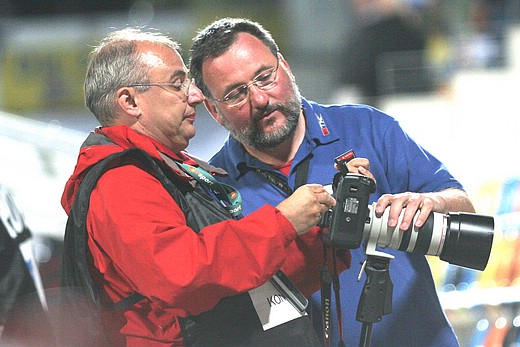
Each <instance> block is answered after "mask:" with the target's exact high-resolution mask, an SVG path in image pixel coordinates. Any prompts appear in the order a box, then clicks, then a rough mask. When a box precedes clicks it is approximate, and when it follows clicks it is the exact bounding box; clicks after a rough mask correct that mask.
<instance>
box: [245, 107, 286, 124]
mask: <svg viewBox="0 0 520 347" xmlns="http://www.w3.org/2000/svg"><path fill="white" fill-rule="evenodd" d="M277 110H279V111H280V112H282V113H285V112H286V111H287V108H286V107H285V105H284V104H282V103H275V104H271V105H267V106H265V107H264V108H262V109H260V110H257V111H256V112H254V113H253V115H252V117H251V118H252V120H253V121H257V120H260V119H262V118H264V117H265V115H267V114H270V113H273V112H274V111H277Z"/></svg>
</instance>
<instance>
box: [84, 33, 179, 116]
mask: <svg viewBox="0 0 520 347" xmlns="http://www.w3.org/2000/svg"><path fill="white" fill-rule="evenodd" d="M139 43H155V44H158V45H161V46H165V47H167V48H170V49H172V50H176V51H177V50H178V49H179V47H180V46H179V44H178V43H177V42H175V41H172V40H171V39H170V38H168V37H167V36H164V35H162V34H160V33H158V32H149V31H148V32H145V31H142V30H141V29H139V28H126V29H123V30H119V31H115V32H113V33H111V34H109V35H108V36H107V37H106V38H105V39H103V40H102V41H101V43H100V44H99V45H98V46H97V47H95V48H94V50H93V51H92V52H91V53H90V55H89V63H88V67H87V74H86V76H85V85H84V88H85V104H86V106H87V107H88V108H89V110H90V111H91V112H92V113H93V114H94V116H96V118H97V120H98V121H99V123H100V124H101V125H102V126H109V125H113V124H114V120H115V119H116V117H117V114H116V100H115V97H116V92H117V90H118V89H119V88H121V87H123V86H128V85H131V84H133V83H146V82H149V81H148V79H149V72H150V68H149V66H148V65H147V64H146V63H145V62H144V61H143V60H142V58H141V56H140V54H139V53H138V50H137V49H138V44H139Z"/></svg>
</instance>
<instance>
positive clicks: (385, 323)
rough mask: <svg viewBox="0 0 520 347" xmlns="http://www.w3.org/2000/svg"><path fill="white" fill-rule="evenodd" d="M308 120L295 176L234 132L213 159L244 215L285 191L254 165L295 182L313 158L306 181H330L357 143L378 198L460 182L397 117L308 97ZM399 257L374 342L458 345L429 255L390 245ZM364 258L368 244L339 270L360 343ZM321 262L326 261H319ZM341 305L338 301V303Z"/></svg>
mask: <svg viewBox="0 0 520 347" xmlns="http://www.w3.org/2000/svg"><path fill="white" fill-rule="evenodd" d="M302 104H303V108H304V114H305V120H306V133H305V138H304V140H303V142H302V144H301V145H300V148H299V149H298V151H297V153H296V156H295V158H294V160H293V162H292V165H291V170H290V174H289V177H286V176H285V175H283V174H282V173H280V172H279V171H277V170H276V169H273V168H272V167H271V166H269V165H267V164H264V163H262V162H260V161H259V160H257V159H255V158H253V157H252V156H250V155H249V154H248V153H247V152H246V151H245V150H244V148H243V147H242V145H241V144H240V143H238V142H237V141H236V140H235V139H233V138H232V137H229V138H228V139H227V140H226V142H225V144H224V145H223V147H222V148H221V149H220V151H219V152H218V153H217V154H215V156H214V157H213V158H212V159H211V160H210V162H211V164H213V165H215V166H217V167H221V168H223V169H225V170H226V171H227V172H228V173H229V176H228V177H225V178H222V181H223V182H225V183H227V184H230V185H232V186H233V187H235V188H237V189H238V190H239V191H240V193H241V194H242V197H243V201H244V205H243V209H244V214H245V215H247V214H248V213H251V212H252V211H254V210H256V209H258V208H260V207H261V206H263V205H264V204H270V205H273V206H276V205H277V204H279V203H280V202H281V201H282V200H284V199H285V198H286V197H287V194H286V193H284V191H283V190H281V189H280V188H279V187H277V186H276V185H275V184H272V183H270V182H269V181H268V180H267V179H266V178H265V177H264V176H262V175H260V174H258V173H257V172H256V171H255V170H254V169H256V168H260V169H263V170H270V171H272V172H273V174H275V175H279V177H280V179H281V180H284V181H286V182H287V183H288V185H289V186H290V187H292V188H293V187H294V182H295V176H296V172H297V170H298V166H299V164H300V163H301V162H302V160H304V159H305V158H306V157H307V156H311V159H310V165H309V170H308V179H307V183H319V184H322V185H327V184H330V183H331V182H332V178H333V177H334V174H335V173H336V172H337V171H336V170H335V169H334V165H333V164H334V158H335V157H337V156H338V155H340V154H342V153H344V152H346V151H348V150H350V149H353V150H354V152H355V154H356V156H357V157H363V158H367V159H369V161H370V171H371V172H372V174H373V175H374V177H375V179H376V181H377V187H376V192H375V193H374V194H372V195H371V196H370V201H371V202H375V201H377V199H378V198H379V197H380V196H381V195H382V194H386V193H401V192H407V191H411V192H434V191H440V190H443V189H446V188H462V186H461V184H460V183H459V182H457V181H456V180H455V179H454V178H453V176H451V175H450V173H449V172H448V171H447V169H446V167H445V166H444V165H443V164H442V163H441V162H440V161H439V160H437V159H436V158H435V157H433V156H432V155H431V154H430V153H428V152H427V151H426V150H425V149H423V148H422V147H420V146H419V145H418V144H417V143H415V142H414V141H413V140H412V139H411V138H410V137H409V136H408V135H407V134H406V133H405V132H404V131H403V129H401V127H400V126H399V124H398V122H397V121H396V120H395V119H393V118H392V117H390V116H388V115H386V114H384V113H382V112H381V111H379V110H377V109H375V108H372V107H370V106H366V105H327V106H325V105H320V104H317V103H315V102H312V101H308V100H306V99H302ZM384 251H385V252H387V253H391V254H392V255H394V256H395V259H393V260H392V261H391V262H390V275H391V278H392V282H393V285H394V289H393V296H392V298H393V304H392V313H391V314H390V315H385V316H383V319H382V321H381V322H378V323H374V324H373V331H372V338H371V341H372V345H373V346H399V347H402V346H414V347H415V346H439V347H441V346H442V347H446V346H458V343H457V338H456V337H455V334H454V332H453V329H452V328H451V325H450V324H449V323H448V321H447V319H446V317H445V315H444V312H443V310H442V308H441V305H440V303H439V300H438V297H437V293H436V290H435V285H434V282H433V278H432V275H431V271H430V268H429V266H428V263H427V261H426V258H425V257H424V256H422V255H415V254H409V253H405V252H401V251H393V250H388V249H385V250H384ZM365 258H366V256H365V253H364V251H363V248H362V247H361V248H358V249H354V250H352V267H351V269H350V270H347V271H344V272H343V273H342V274H341V276H340V283H341V306H342V311H343V324H344V335H345V342H346V345H347V346H355V345H358V344H359V337H360V333H361V328H362V324H361V323H360V322H358V321H356V311H357V306H358V302H359V298H360V295H361V290H362V288H363V284H364V278H365V277H363V279H362V280H361V281H360V282H358V281H357V275H358V273H359V271H360V265H359V264H360V263H361V262H363V261H364V260H365ZM316 261H323V259H316ZM320 306H321V300H320V293H319V292H318V293H316V294H314V295H313V296H312V298H311V305H310V309H309V311H310V315H311V317H312V318H313V322H315V327H316V329H317V331H318V333H320V332H321V329H322V326H321V317H320V315H321V307H320ZM332 307H335V303H333V304H332ZM333 319H334V320H333V323H332V329H333V330H332V340H331V341H332V344H331V346H335V345H337V317H336V315H335V313H334V315H333Z"/></svg>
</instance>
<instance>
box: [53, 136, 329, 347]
mask: <svg viewBox="0 0 520 347" xmlns="http://www.w3.org/2000/svg"><path fill="white" fill-rule="evenodd" d="M96 131H97V132H100V133H102V134H104V135H105V136H107V137H109V138H110V139H111V140H112V141H113V142H114V143H115V144H116V145H93V146H89V147H83V148H82V149H81V150H80V154H79V157H78V162H77V165H76V168H75V170H74V173H73V174H72V176H71V178H70V179H69V180H68V182H67V184H66V186H65V191H64V193H63V196H62V206H63V208H64V209H65V211H66V212H67V213H69V211H70V209H71V206H72V203H73V201H74V197H75V194H76V191H77V189H78V187H79V184H80V183H81V179H82V177H83V175H84V173H85V172H86V170H87V169H88V168H90V167H91V166H93V165H94V164H96V163H97V162H99V161H100V160H102V159H104V158H106V157H107V156H109V155H110V154H112V153H115V152H119V151H123V150H125V149H128V148H131V147H138V148H141V149H143V150H145V151H146V152H147V153H148V154H149V155H151V156H152V157H153V158H156V159H159V160H162V159H161V156H160V155H159V154H158V151H160V152H162V153H164V154H166V155H168V156H170V157H171V158H173V159H175V160H178V161H182V162H186V163H189V164H191V165H196V163H195V162H194V161H193V160H192V159H191V158H189V157H188V156H187V155H186V154H184V153H180V154H175V153H172V152H171V151H170V150H169V149H168V148H165V147H164V146H163V145H161V144H160V143H158V142H157V141H155V140H153V139H151V138H149V137H146V136H144V135H140V134H138V133H136V132H135V131H133V130H131V129H130V128H128V127H126V126H113V127H108V128H101V129H97V130H96ZM186 179H187V178H186ZM244 203H247V201H245V202H244ZM87 229H88V246H89V250H90V252H91V254H92V262H93V264H92V265H93V266H94V267H95V269H96V270H97V272H98V273H96V274H94V276H93V277H94V278H95V280H96V281H97V282H98V284H100V285H102V286H103V288H104V290H105V291H106V292H107V294H108V295H109V296H110V298H111V299H112V300H113V301H114V302H117V301H119V300H121V299H123V298H126V297H128V296H129V295H131V294H133V293H135V292H138V293H141V294H143V295H144V296H146V297H147V298H150V299H151V301H150V300H145V301H142V302H140V303H138V304H137V305H134V306H133V307H132V308H131V309H129V310H127V311H126V312H124V313H123V314H124V318H125V320H126V322H125V323H124V326H123V327H122V328H121V330H120V333H121V334H122V335H124V336H125V337H126V343H127V345H128V346H143V345H146V346H172V345H173V346H176V345H182V337H181V333H180V327H179V323H178V320H177V317H178V316H181V317H186V316H190V315H197V314H200V313H202V312H204V311H208V310H210V309H212V308H213V307H214V306H215V305H216V304H217V303H218V302H219V301H220V299H222V298H223V297H227V296H232V295H236V294H239V293H243V292H246V291H248V290H251V289H253V288H256V287H258V286H260V285H262V284H263V283H265V282H266V281H268V280H269V279H270V278H271V277H272V275H273V274H274V273H275V272H276V271H277V270H278V269H279V268H280V267H281V268H282V270H284V272H285V273H286V274H288V276H289V277H290V278H291V279H292V280H293V281H294V283H295V284H296V285H297V286H298V287H299V288H300V290H301V291H302V292H303V293H304V294H305V295H306V296H309V295H310V294H312V293H314V292H315V291H317V290H318V289H319V272H320V269H321V266H322V264H323V259H322V243H321V241H320V238H319V235H318V231H317V228H314V229H313V230H311V231H310V232H308V233H306V234H305V235H303V236H300V237H298V238H297V234H296V232H295V230H294V228H293V227H292V225H291V223H290V222H289V221H288V220H287V219H286V218H285V217H284V216H283V215H282V214H281V213H280V212H279V211H278V210H277V209H276V208H274V207H272V206H269V205H265V206H264V207H262V208H261V209H259V210H257V211H256V212H255V213H252V214H250V215H248V216H247V217H245V218H243V219H241V220H239V221H237V220H227V221H223V222H220V223H217V224H214V225H211V226H208V227H206V228H204V229H202V231H201V232H200V233H199V234H196V233H195V232H194V231H193V230H191V229H190V228H189V227H188V226H187V225H186V220H185V216H184V214H183V212H182V210H181V209H180V208H179V206H178V205H177V204H176V203H175V201H174V200H173V199H172V197H171V196H170V195H169V193H168V192H167V191H166V190H165V189H164V188H163V186H162V184H161V183H160V182H159V181H158V180H157V179H156V178H154V177H153V176H152V175H150V174H148V173H146V172H145V171H143V170H141V169H139V168H137V167H135V166H132V165H126V166H121V167H117V168H114V169H111V170H109V171H108V172H106V173H105V174H104V175H103V176H102V177H101V178H100V180H99V181H98V184H97V186H96V188H95V189H94V190H93V192H92V195H91V200H90V208H89V211H88V215H87Z"/></svg>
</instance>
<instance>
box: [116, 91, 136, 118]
mask: <svg viewBox="0 0 520 347" xmlns="http://www.w3.org/2000/svg"><path fill="white" fill-rule="evenodd" d="M136 96H137V93H136V91H135V89H134V88H133V87H122V88H119V89H118V90H117V92H116V101H117V104H118V106H119V108H120V109H121V110H122V111H123V112H124V113H125V114H127V115H129V116H130V117H135V118H137V117H139V116H140V115H141V109H140V108H139V106H138V105H137V100H136Z"/></svg>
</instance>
